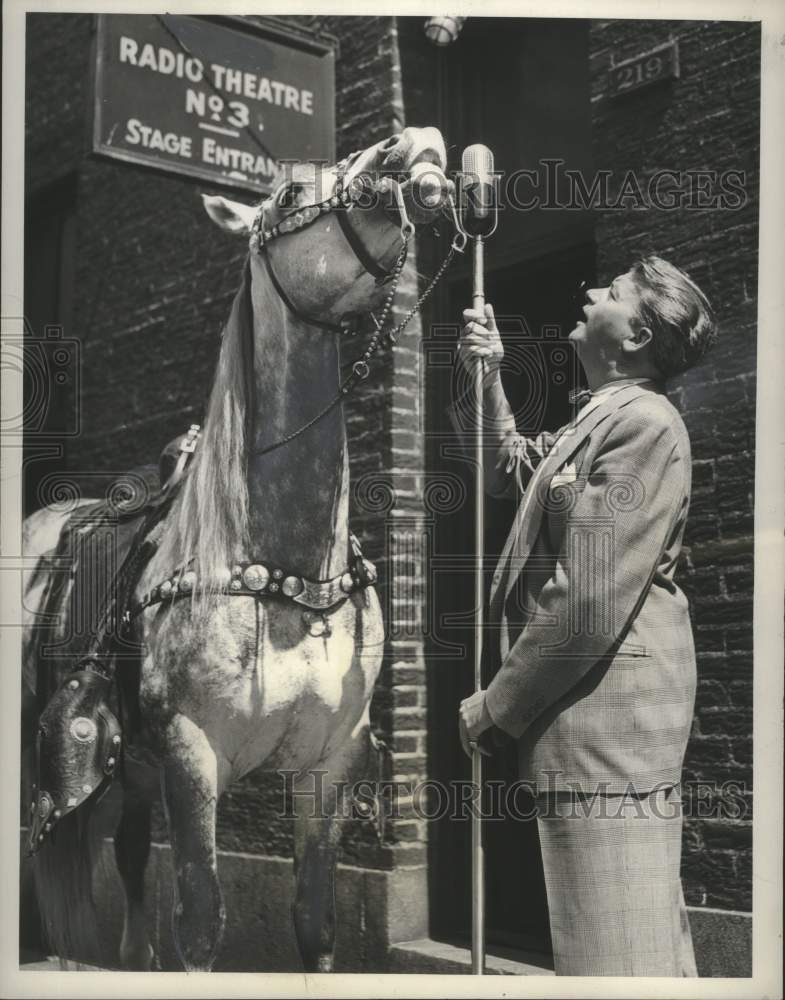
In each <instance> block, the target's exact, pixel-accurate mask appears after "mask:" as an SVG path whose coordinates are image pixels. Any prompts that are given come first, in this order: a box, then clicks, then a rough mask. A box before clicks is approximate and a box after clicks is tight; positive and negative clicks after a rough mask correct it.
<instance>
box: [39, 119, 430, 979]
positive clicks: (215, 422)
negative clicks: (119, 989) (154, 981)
mask: <svg viewBox="0 0 785 1000" xmlns="http://www.w3.org/2000/svg"><path fill="white" fill-rule="evenodd" d="M445 161H446V154H445V148H444V142H443V140H442V137H441V135H440V134H439V132H438V131H437V130H436V129H433V128H424V129H418V128H406V129H404V130H403V132H402V133H401V134H399V135H395V136H393V137H392V138H390V139H388V140H386V141H384V142H380V143H378V144H376V145H375V146H372V147H371V148H369V149H367V150H365V151H364V152H363V153H361V154H359V155H357V156H355V157H351V158H349V159H348V160H347V161H345V162H344V163H343V164H342V165H340V167H331V168H317V167H314V166H313V165H309V164H300V165H298V166H297V167H295V168H294V169H293V171H292V173H291V176H290V178H289V179H288V180H287V181H286V182H285V183H283V184H282V185H281V187H279V188H278V189H277V190H276V192H275V194H274V195H273V196H272V197H271V198H269V199H268V200H266V201H265V202H263V204H262V205H261V206H259V207H258V208H257V207H256V206H254V207H249V206H246V205H242V204H239V203H236V202H233V201H229V200H228V199H226V198H223V197H205V199H204V201H205V207H206V209H207V212H208V214H209V215H210V217H211V218H212V219H213V220H214V221H215V222H217V223H218V224H219V225H220V226H221V227H222V228H223V229H225V230H229V231H230V232H233V233H236V234H238V236H242V237H245V238H248V237H249V234H252V233H255V235H252V239H251V251H250V253H249V256H248V258H247V260H246V264H245V268H244V273H243V280H242V284H241V287H240V289H239V291H238V293H237V295H236V298H235V300H234V303H233V306H232V310H231V315H230V317H229V320H228V322H227V325H226V327H225V330H224V333H223V344H222V347H221V352H220V359H219V363H218V370H217V373H216V376H215V380H214V383H213V387H212V391H211V394H210V400H209V405H208V409H207V416H206V421H205V426H204V431H203V434H202V439H201V441H200V444H199V447H198V449H197V451H196V454H195V457H194V459H193V464H192V468H191V469H190V471H189V473H188V475H187V478H186V479H185V481H184V484H183V486H182V488H181V490H180V492H179V494H178V495H177V497H176V499H175V500H174V501H173V504H172V507H171V510H170V511H169V512H168V514H167V515H166V519H165V520H164V521H163V522H162V524H161V525H160V526H159V528H158V531H159V534H160V543H159V545H158V548H157V550H156V552H155V554H154V556H153V557H152V559H151V561H150V562H149V563H148V564H147V565H146V567H145V569H144V571H143V574H142V576H141V579H140V580H139V583H138V587H137V589H136V592H135V598H136V600H137V601H138V602H140V604H141V605H144V607H143V608H140V609H139V613H138V614H136V615H135V616H134V619H133V624H132V637H133V638H134V639H135V640H136V641H138V642H139V644H140V647H141V649H142V654H141V665H140V673H139V676H140V680H139V706H140V709H141V719H142V727H143V728H142V730H141V734H140V735H139V737H138V738H136V739H135V740H134V745H133V746H132V747H130V748H127V749H126V752H125V760H124V766H123V768H122V770H121V772H120V774H119V776H118V777H119V778H120V779H121V780H122V785H123V807H122V815H121V819H120V823H119V827H118V828H117V832H116V836H115V849H116V859H117V863H118V868H119V871H120V874H121V876H122V879H123V882H124V885H125V889H126V912H125V922H124V930H123V936H122V944H121V956H120V958H121V962H122V964H123V965H124V966H125V967H127V968H136V969H149V968H150V967H151V963H152V958H153V955H152V948H151V945H150V939H149V936H148V934H147V931H146V928H145V922H144V915H143V885H144V867H145V863H146V860H147V856H148V853H149V843H150V808H151V803H152V801H153V800H154V798H155V795H156V793H157V788H158V783H157V779H158V778H159V777H160V787H161V790H162V796H163V801H164V804H165V807H166V816H167V821H168V827H169V834H170V841H171V847H172V861H173V866H174V874H175V881H176V890H177V891H176V905H175V908H174V913H173V923H174V936H175V942H176V945H177V949H178V953H179V956H180V958H181V961H182V964H183V966H184V967H185V969H187V970H209V969H210V968H211V967H212V965H213V962H214V960H215V957H216V953H217V950H218V947H219V943H220V940H221V936H222V931H223V927H224V922H225V913H224V904H223V899H222V894H221V888H220V885H219V881H218V875H217V867H216V847H215V822H216V805H217V802H218V799H219V798H220V796H221V794H222V793H223V792H224V791H225V790H226V788H227V787H228V786H229V784H230V783H231V782H233V781H236V780H238V779H239V778H242V777H243V776H244V775H246V774H248V773H249V772H250V771H253V770H254V769H256V768H260V767H263V768H265V769H269V770H273V769H276V768H286V769H287V770H294V769H296V770H298V771H299V772H300V776H299V777H298V778H297V779H296V782H299V783H301V786H302V788H304V789H307V790H310V789H312V788H313V777H312V775H311V773H310V772H312V771H313V770H321V771H325V772H327V774H326V779H325V782H324V786H323V787H324V800H323V801H322V802H321V814H320V815H319V816H318V817H317V818H313V817H312V816H311V815H310V813H311V811H312V804H311V803H305V804H304V805H303V806H301V807H300V812H299V813H298V815H297V817H296V820H295V853H294V871H295V894H294V899H295V902H294V913H293V918H294V926H295V931H296V937H297V941H298V945H299V949H300V953H301V956H302V960H303V964H304V966H305V968H306V970H318V971H330V970H331V969H332V965H333V947H334V938H335V929H334V920H335V904H334V869H335V863H336V852H337V849H338V845H339V837H340V825H339V823H338V820H337V818H336V817H340V815H341V813H342V812H344V808H343V807H344V803H343V802H341V801H339V799H340V796H341V795H343V794H344V792H343V791H342V789H345V788H346V786H347V785H350V784H351V783H352V782H353V781H355V780H357V779H358V778H359V777H361V776H363V774H364V773H366V772H367V767H368V761H369V754H370V753H371V751H372V745H371V733H370V727H369V714H368V710H369V703H370V699H371V695H372V692H373V688H374V683H375V681H376V677H377V674H378V671H379V667H380V664H381V658H382V647H383V641H384V630H383V623H382V615H381V611H380V606H379V601H378V598H377V595H376V593H375V591H374V589H373V587H372V586H364V587H352V586H351V585H350V584H351V580H350V579H349V580H348V582H347V585H346V586H344V585H343V582H342V581H344V582H346V581H347V576H346V574H347V565H348V561H349V559H350V556H351V547H350V537H349V525H348V497H349V494H348V488H349V478H348V457H347V448H346V432H345V426H344V417H343V412H342V406H341V405H340V404H337V405H333V406H331V404H332V403H333V402H334V400H335V398H336V395H337V394H338V393H339V387H340V385H341V377H342V376H341V365H340V356H339V341H340V339H341V337H340V327H341V324H342V322H343V321H345V320H346V319H347V317H353V316H355V315H357V314H360V315H362V314H367V313H369V311H371V310H373V309H378V308H379V306H380V305H381V304H382V303H385V300H387V303H386V304H387V305H389V303H390V302H391V296H390V294H389V293H390V286H389V284H388V285H385V284H384V283H382V282H381V281H379V280H377V277H376V276H377V275H378V274H379V273H380V272H382V271H384V272H390V271H391V270H395V271H396V273H398V270H399V268H400V265H401V260H400V251H401V246H402V228H401V218H406V212H405V211H404V213H403V215H401V214H399V213H398V212H397V211H395V210H391V209H390V206H389V205H388V206H387V207H383V206H381V205H379V204H377V205H375V206H374V207H368V208H363V206H362V204H361V203H359V202H358V203H357V204H355V205H354V207H353V209H352V210H350V211H347V212H345V213H343V214H341V217H340V219H339V215H338V214H337V213H336V207H339V206H336V205H335V196H336V195H337V194H338V193H339V192H337V191H336V185H340V184H342V185H343V188H344V189H349V190H351V185H352V181H353V179H357V178H359V177H361V176H365V175H368V176H372V177H374V176H375V177H376V178H377V179H378V178H379V177H382V176H383V175H384V176H389V175H393V176H394V177H395V178H396V181H395V183H393V184H390V183H389V181H386V182H385V181H383V182H382V187H383V188H385V189H386V190H387V191H388V192H389V191H392V192H393V193H397V195H398V196H399V197H403V198H404V199H405V201H404V205H405V206H408V214H409V215H410V216H411V218H412V219H413V220H414V221H415V222H425V221H429V220H431V219H433V217H434V215H435V214H436V212H438V211H439V210H440V208H441V207H442V203H443V201H444V198H445V197H446V194H447V192H448V189H449V187H450V184H449V182H447V181H446V180H445V179H444V175H443V171H444V169H445V166H446V162H445ZM426 168H427V170H426ZM426 174H427V176H428V181H427V182H423V183H422V184H421V186H420V188H418V187H417V184H418V181H423V178H425V177H426ZM399 182H400V183H399ZM396 185H399V186H396ZM417 190H419V191H420V194H423V192H425V196H424V197H420V198H419V199H417V198H414V199H413V198H412V192H414V191H417ZM356 191H361V188H357V189H356ZM355 193H356V192H355ZM367 193H368V192H367V191H366V194H367ZM331 196H332V197H333V201H332V202H328V203H326V204H324V202H325V201H326V200H327V199H329V198H330V197H331ZM317 203H322V204H321V210H318V211H317V210H316V209H312V208H311V206H313V205H315V204H317ZM395 204H396V202H395V199H393V202H392V206H393V209H394V208H395ZM298 213H299V214H298ZM339 222H340V224H339ZM281 223H282V225H281V227H280V229H277V228H276V225H277V224H281ZM403 236H408V231H405V230H404V231H403ZM260 242H261V247H260V245H259V244H260ZM259 250H260V251H261V252H256V251H259ZM396 262H397V264H398V268H396ZM369 272H370V273H369ZM366 360H367V359H366ZM364 363H365V360H362V359H361V364H360V366H359V367H358V368H357V369H356V370H355V371H356V376H355V377H362V376H364V375H365V374H366V370H365V369H364V367H363V365H364ZM319 414H322V415H321V417H319V419H316V420H315V421H314V422H313V423H311V421H312V420H313V419H314V418H315V417H317V416H319ZM298 431H300V433H296V434H295V435H294V436H293V437H291V439H289V436H290V435H292V434H293V432H298ZM281 442H285V443H283V444H281ZM278 445H280V446H278ZM65 519H66V516H65V515H64V514H62V512H61V513H58V512H57V511H55V510H50V509H44V510H41V511H38V512H37V513H35V514H33V515H32V516H31V517H30V518H29V519H28V521H27V522H26V525H25V538H26V544H27V552H28V554H34V555H38V556H40V557H41V562H40V565H39V566H38V568H37V569H36V571H34V572H33V573H32V574H31V577H30V579H29V586H28V590H27V593H26V604H27V608H28V611H29V613H30V622H29V624H30V625H31V626H32V623H33V621H34V617H35V613H36V611H37V610H40V605H41V600H42V595H43V594H44V592H45V588H46V584H47V575H48V571H47V566H46V559H45V556H46V554H47V553H49V552H51V551H52V550H53V549H54V548H55V546H56V544H57V540H58V538H59V536H60V533H61V530H62V528H63V525H64V522H65ZM249 566H250V569H249ZM233 568H234V569H233ZM178 571H182V572H185V571H189V572H190V574H191V575H190V576H189V577H188V580H187V581H186V583H187V587H186V585H184V584H183V583H182V577H181V578H180V584H181V591H182V590H185V589H188V591H189V592H190V599H187V600H185V599H178V600H168V601H161V600H160V599H157V600H156V601H154V602H153V603H150V602H149V595H150V594H151V592H152V593H153V595H154V596H155V595H157V597H158V598H160V596H161V594H162V590H161V588H160V585H161V584H162V583H165V582H166V581H171V580H172V579H173V575H174V574H176V573H177V572H178ZM328 580H332V581H334V582H335V581H336V580H338V581H339V585H338V587H337V589H336V587H335V583H333V585H332V590H331V591H330V594H331V601H330V607H329V608H326V609H324V611H319V610H316V611H314V610H308V608H307V607H306V606H304V605H303V604H301V603H298V602H297V601H296V600H294V597H295V596H296V595H297V592H298V588H302V586H303V581H306V582H307V581H317V582H318V581H328ZM237 581H239V584H238V583H237ZM324 586H325V585H322V592H324ZM233 587H234V588H236V589H240V590H241V594H240V595H237V594H233V593H232V588H233ZM279 587H280V588H281V590H282V591H283V592H284V594H287V593H288V595H289V596H288V597H285V596H283V594H282V592H281V590H279ZM249 588H250V590H251V591H254V590H257V591H259V590H260V588H264V590H265V593H264V596H261V597H260V596H259V594H258V593H253V592H251V593H249V592H248V591H249ZM317 589H318V588H317ZM273 590H278V593H277V594H275V596H267V595H268V594H270V592H271V591H273ZM145 595H148V601H145ZM34 650H35V646H34V642H33V641H32V628H30V629H28V632H27V640H26V657H25V680H26V688H27V693H28V695H32V692H33V690H34V685H35V681H34V679H35V671H36V665H35V662H34V659H35V656H34ZM117 669H118V677H119V673H120V672H121V671H122V670H123V666H122V664H121V665H119V666H118V668H117ZM61 679H62V675H61ZM33 715H34V713H33ZM151 777H152V779H153V780H152V782H151V781H150V778H151ZM295 789H296V790H300V788H299V786H298V785H297V784H296V785H295ZM299 801H300V797H299V796H295V802H299ZM296 808H297V807H296ZM85 812H87V810H86V809H84V807H81V806H80V808H79V809H77V810H76V811H75V812H73V813H71V814H69V815H68V816H64V817H63V818H62V820H61V821H60V824H59V826H61V827H66V826H67V824H68V822H69V821H73V820H74V819H75V818H76V817H79V816H80V814H82V815H83V814H84V813H85ZM55 833H56V835H55V836H53V837H50V841H51V842H49V843H46V844H44V845H43V847H42V849H41V851H40V854H39V855H38V857H37V859H36V860H37V862H38V861H39V859H40V864H41V865H43V866H45V871H44V872H43V873H42V875H41V877H39V878H38V879H37V882H38V887H39V905H40V908H41V911H42V914H43V917H44V920H45V922H46V925H47V927H48V932H49V935H50V940H51V942H52V944H53V945H54V946H55V947H57V948H60V949H62V950H60V951H59V953H60V954H64V955H67V954H74V953H78V951H79V947H80V944H79V942H78V940H76V939H77V938H78V937H79V931H83V930H84V927H86V925H85V924H83V923H82V921H81V920H76V919H74V913H75V910H74V907H75V906H76V904H77V902H78V900H77V899H76V898H74V892H75V891H77V889H78V890H79V892H80V893H81V891H82V889H84V888H85V887H84V884H83V879H82V875H81V872H82V871H84V870H85V869H86V867H88V866H86V865H85V864H84V861H85V859H84V858H77V857H75V856H74V854H73V853H72V846H71V841H69V839H68V837H66V836H64V835H63V833H62V831H61V830H60V829H59V827H58V828H57V829H56V831H55ZM69 879H70V882H69ZM69 885H70V888H69ZM75 887H76V888H75ZM82 936H84V935H82ZM69 949H70V951H69ZM74 949H75V951H74Z"/></svg>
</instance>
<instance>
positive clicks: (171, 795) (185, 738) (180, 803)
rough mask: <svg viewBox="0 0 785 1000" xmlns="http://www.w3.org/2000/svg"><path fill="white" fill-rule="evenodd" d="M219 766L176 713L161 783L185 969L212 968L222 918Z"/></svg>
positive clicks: (177, 931)
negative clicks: (218, 853)
mask: <svg viewBox="0 0 785 1000" xmlns="http://www.w3.org/2000/svg"><path fill="white" fill-rule="evenodd" d="M219 767H220V761H219V760H218V758H217V756H216V753H215V751H214V750H213V748H212V746H211V745H210V742H209V740H208V739H207V736H206V735H205V734H204V732H203V731H202V730H201V729H200V728H199V727H198V726H197V725H195V724H194V723H193V722H192V721H191V720H190V719H188V718H186V717H185V716H183V715H180V716H176V717H175V718H174V719H173V720H172V722H171V723H170V724H169V725H168V727H167V730H166V738H165V755H164V766H163V776H162V781H163V796H164V803H165V805H166V814H167V820H168V825H169V836H170V839H171V844H172V864H173V867H174V875H175V882H176V887H177V893H176V900H175V907H174V913H173V918H172V923H173V929H174V940H175V946H176V948H177V953H178V955H179V956H180V961H181V962H182V963H183V967H184V968H185V969H186V971H188V972H195V971H202V972H209V971H210V969H211V968H212V964H213V962H214V961H215V956H216V954H217V952H218V948H219V946H220V943H221V938H222V936H223V930H224V924H225V921H226V914H225V910H224V904H223V897H222V895H221V887H220V885H219V882H218V865H217V859H216V851H215V813H216V805H217V802H218V795H219V789H222V788H223V785H224V781H223V780H222V776H221V775H220V774H219ZM223 777H224V778H225V774H224V775H223Z"/></svg>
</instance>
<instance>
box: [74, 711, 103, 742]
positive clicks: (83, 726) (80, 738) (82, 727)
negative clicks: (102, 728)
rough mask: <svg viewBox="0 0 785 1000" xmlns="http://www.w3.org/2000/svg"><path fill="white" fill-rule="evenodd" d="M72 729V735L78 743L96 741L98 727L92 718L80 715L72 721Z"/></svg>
mask: <svg viewBox="0 0 785 1000" xmlns="http://www.w3.org/2000/svg"><path fill="white" fill-rule="evenodd" d="M70 729H71V735H72V736H73V738H74V739H75V740H76V741H77V743H95V738H96V736H97V735H98V728H97V727H96V724H95V723H94V722H93V720H92V719H88V718H87V717H86V716H84V715H80V716H78V718H76V719H74V721H73V722H72V723H71V727H70Z"/></svg>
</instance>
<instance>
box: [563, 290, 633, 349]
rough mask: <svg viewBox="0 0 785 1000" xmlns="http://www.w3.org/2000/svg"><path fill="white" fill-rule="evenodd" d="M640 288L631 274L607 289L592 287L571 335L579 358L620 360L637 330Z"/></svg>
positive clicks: (570, 338) (570, 337)
mask: <svg viewBox="0 0 785 1000" xmlns="http://www.w3.org/2000/svg"><path fill="white" fill-rule="evenodd" d="M639 298H640V296H639V294H638V289H637V288H636V286H635V282H634V281H633V279H632V277H631V276H630V274H629V273H627V274H621V275H619V276H618V277H617V278H614V279H613V281H612V282H611V283H610V285H609V286H608V287H607V288H590V289H589V291H588V292H586V304H585V305H584V307H583V315H584V317H585V319H584V320H579V321H578V323H577V324H576V326H575V329H574V330H573V331H572V332H571V333H570V335H569V338H568V339H569V340H571V341H572V343H573V344H574V345H575V349H576V350H577V352H578V356H579V357H585V356H593V357H596V358H597V359H600V358H602V359H608V358H610V357H614V358H615V357H617V356H618V354H619V353H620V351H621V345H622V343H623V342H624V341H625V340H626V339H628V338H629V337H631V336H632V335H633V333H634V330H635V325H634V322H633V321H634V320H635V319H636V317H637V308H638V302H639Z"/></svg>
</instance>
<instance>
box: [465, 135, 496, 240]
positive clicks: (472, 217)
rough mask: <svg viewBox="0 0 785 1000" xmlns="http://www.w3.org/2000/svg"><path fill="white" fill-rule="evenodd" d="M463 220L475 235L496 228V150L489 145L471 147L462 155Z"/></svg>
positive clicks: (471, 234)
mask: <svg viewBox="0 0 785 1000" xmlns="http://www.w3.org/2000/svg"><path fill="white" fill-rule="evenodd" d="M460 180H461V192H460V194H461V197H460V199H459V205H460V211H461V223H462V225H463V228H464V229H465V230H466V232H467V233H468V234H469V236H472V237H474V238H475V239H476V238H477V237H482V238H485V237H488V236H490V235H491V234H492V233H493V232H494V230H495V229H496V223H497V221H498V205H497V200H496V177H495V175H494V172H493V153H492V152H491V151H490V149H488V147H487V146H482V145H480V144H479V143H475V145H473V146H467V147H466V149H464V151H463V156H462V158H461V178H460Z"/></svg>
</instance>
